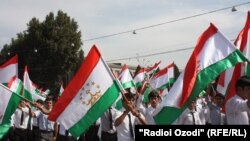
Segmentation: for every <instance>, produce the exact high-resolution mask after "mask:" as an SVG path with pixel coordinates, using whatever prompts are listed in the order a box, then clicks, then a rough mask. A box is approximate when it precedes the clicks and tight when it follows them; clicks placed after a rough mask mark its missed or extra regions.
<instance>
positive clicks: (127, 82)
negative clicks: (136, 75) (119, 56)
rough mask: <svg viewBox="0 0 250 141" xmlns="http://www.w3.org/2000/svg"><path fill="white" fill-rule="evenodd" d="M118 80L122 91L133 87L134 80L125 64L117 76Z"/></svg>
mask: <svg viewBox="0 0 250 141" xmlns="http://www.w3.org/2000/svg"><path fill="white" fill-rule="evenodd" d="M118 79H119V80H120V82H121V84H122V86H123V88H124V89H127V88H131V87H134V86H135V83H134V80H133V78H132V76H131V74H130V72H129V69H128V67H127V65H126V64H124V65H123V67H122V69H121V71H120V73H119V75H118Z"/></svg>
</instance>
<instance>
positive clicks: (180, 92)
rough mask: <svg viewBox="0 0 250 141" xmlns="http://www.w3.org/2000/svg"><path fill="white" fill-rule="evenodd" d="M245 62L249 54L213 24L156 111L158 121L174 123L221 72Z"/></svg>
mask: <svg viewBox="0 0 250 141" xmlns="http://www.w3.org/2000/svg"><path fill="white" fill-rule="evenodd" d="M244 61H247V59H246V58H245V56H244V55H243V54H242V53H241V52H240V51H239V50H238V49H237V48H236V47H235V46H234V45H233V44H232V43H231V42H230V41H229V40H228V39H226V38H225V36H224V35H223V34H222V33H221V32H219V31H218V29H217V28H216V27H215V26H214V25H213V24H210V26H209V28H208V29H207V30H206V31H205V32H204V33H203V34H202V35H201V36H200V38H199V40H198V42H197V45H196V47H195V49H194V51H193V53H192V55H191V57H190V59H189V61H188V63H187V65H186V68H185V70H184V71H183V72H182V73H181V74H180V76H179V77H178V79H177V80H176V82H175V83H174V84H173V86H172V88H171V89H170V91H169V93H168V94H167V95H166V96H165V97H164V99H163V100H162V102H161V103H160V106H159V107H160V108H159V109H157V110H156V111H155V112H154V113H153V114H154V119H155V122H156V123H157V124H172V123H173V122H174V121H175V120H176V119H177V117H178V116H179V115H180V114H181V113H182V111H183V110H184V109H185V108H186V107H187V106H188V105H189V104H190V103H191V102H192V101H193V100H194V99H195V98H196V97H197V96H198V95H199V94H200V93H201V92H202V90H204V89H205V88H206V87H207V85H208V84H210V83H211V82H212V81H213V80H214V79H215V78H216V77H217V76H218V75H219V74H220V73H221V72H223V71H225V70H226V69H228V68H231V67H233V66H235V65H236V64H237V63H240V62H244Z"/></svg>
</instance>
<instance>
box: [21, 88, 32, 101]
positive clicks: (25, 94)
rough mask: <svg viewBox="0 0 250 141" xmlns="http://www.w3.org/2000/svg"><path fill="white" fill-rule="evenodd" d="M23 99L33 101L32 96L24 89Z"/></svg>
mask: <svg viewBox="0 0 250 141" xmlns="http://www.w3.org/2000/svg"><path fill="white" fill-rule="evenodd" d="M23 97H25V98H27V99H28V100H30V101H33V97H32V94H31V93H30V92H29V91H28V90H26V89H24V92H23Z"/></svg>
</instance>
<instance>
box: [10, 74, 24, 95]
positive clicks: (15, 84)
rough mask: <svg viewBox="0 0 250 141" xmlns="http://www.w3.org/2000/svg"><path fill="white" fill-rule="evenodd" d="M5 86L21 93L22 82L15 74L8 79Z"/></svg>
mask: <svg viewBox="0 0 250 141" xmlns="http://www.w3.org/2000/svg"><path fill="white" fill-rule="evenodd" d="M7 86H8V88H9V89H10V90H11V91H12V92H14V93H16V94H19V95H22V93H21V92H22V90H23V82H22V81H21V80H20V79H19V78H17V77H16V76H15V77H13V78H12V79H11V80H10V82H9V83H8V85H7Z"/></svg>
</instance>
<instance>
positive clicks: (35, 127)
mask: <svg viewBox="0 0 250 141" xmlns="http://www.w3.org/2000/svg"><path fill="white" fill-rule="evenodd" d="M235 88H236V94H235V95H234V96H233V97H231V98H230V99H229V100H227V101H225V95H224V94H221V93H218V92H216V90H215V89H214V87H213V85H212V84H211V85H210V86H208V87H207V89H205V91H206V92H205V95H203V96H200V97H197V98H196V99H194V100H193V101H192V102H191V103H190V105H189V106H188V107H187V108H186V109H185V110H184V111H183V112H182V113H181V115H180V116H179V117H178V118H177V119H176V120H175V121H174V122H173V125H249V123H250V118H249V117H250V78H249V77H248V76H242V77H240V78H239V79H238V80H237V82H236V85H235ZM148 99H149V102H148V103H139V104H138V95H137V94H134V93H132V92H131V91H130V90H127V91H126V92H125V93H123V96H122V104H123V108H122V109H120V110H117V109H115V108H114V107H113V106H111V107H110V108H108V109H107V111H106V112H105V113H104V114H103V115H102V116H101V117H100V118H99V119H98V120H97V121H96V122H95V123H94V124H93V125H92V126H90V127H89V129H88V130H87V131H86V132H85V133H84V134H82V135H81V136H80V137H78V138H74V137H72V135H71V134H70V133H69V131H68V130H66V129H65V127H63V125H60V124H59V123H56V122H52V121H49V120H48V115H49V113H50V111H51V109H52V108H53V105H54V103H55V100H54V99H53V98H51V97H47V99H46V100H45V101H42V100H37V101H36V102H34V103H32V104H31V103H29V102H28V101H25V100H23V101H22V102H21V103H20V104H19V106H18V108H17V109H16V111H15V113H14V114H13V116H12V128H11V130H10V132H9V133H8V135H7V136H6V137H5V138H4V139H3V140H4V141H76V140H79V141H100V140H101V141H133V140H134V139H135V133H134V128H135V125H137V124H143V125H155V124H156V123H155V122H154V119H153V116H152V114H153V112H154V110H155V109H156V108H158V107H159V104H160V102H161V95H160V94H159V92H158V91H156V90H153V91H151V92H150V93H149V95H148ZM139 101H140V100H139ZM138 105H140V106H138ZM223 108H225V112H224V111H223ZM166 118H167V115H166Z"/></svg>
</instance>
